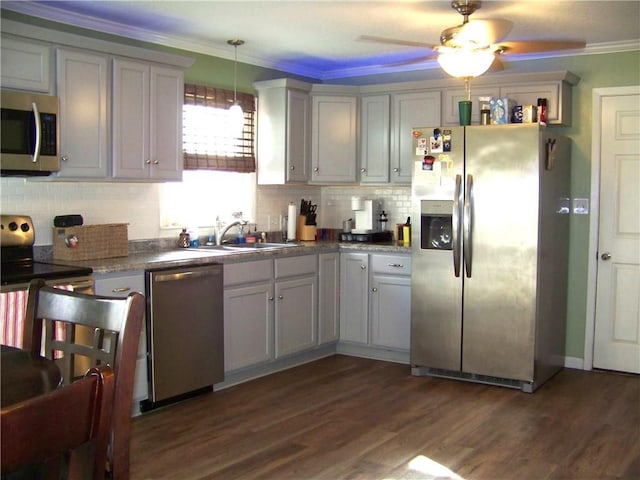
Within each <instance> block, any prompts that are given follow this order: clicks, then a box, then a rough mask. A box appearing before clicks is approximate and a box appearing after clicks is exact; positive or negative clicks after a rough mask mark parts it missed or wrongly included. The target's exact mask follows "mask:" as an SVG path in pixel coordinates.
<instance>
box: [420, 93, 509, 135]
mask: <svg viewBox="0 0 640 480" xmlns="http://www.w3.org/2000/svg"><path fill="white" fill-rule="evenodd" d="M498 96H500V88H498V87H487V86H479V87H477V88H474V86H473V83H472V84H471V102H472V104H471V123H472V124H473V125H479V124H480V109H481V107H482V103H489V102H488V101H486V102H481V101H480V100H479V98H480V97H489V98H490V97H498ZM461 100H466V97H465V93H464V88H450V89H447V90H443V91H442V123H443V124H444V125H460V115H459V112H458V102H460V101H461ZM416 126H418V127H429V126H431V125H416Z"/></svg>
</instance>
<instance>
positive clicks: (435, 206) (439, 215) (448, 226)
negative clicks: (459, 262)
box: [420, 200, 453, 250]
mask: <svg viewBox="0 0 640 480" xmlns="http://www.w3.org/2000/svg"><path fill="white" fill-rule="evenodd" d="M452 212H453V201H452V200H421V201H420V248H421V249H426V250H453V237H452V235H453V231H452V221H451V220H452V219H451V217H452Z"/></svg>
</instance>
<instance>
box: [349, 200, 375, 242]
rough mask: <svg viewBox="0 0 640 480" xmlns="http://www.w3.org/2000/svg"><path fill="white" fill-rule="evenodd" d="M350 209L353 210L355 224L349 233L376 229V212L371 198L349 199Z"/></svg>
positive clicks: (369, 231)
mask: <svg viewBox="0 0 640 480" xmlns="http://www.w3.org/2000/svg"><path fill="white" fill-rule="evenodd" d="M351 210H353V212H354V216H355V221H356V226H355V228H354V229H353V230H351V233H371V232H373V231H374V230H376V228H375V225H376V212H375V211H374V207H373V200H363V199H361V198H357V197H354V198H352V199H351Z"/></svg>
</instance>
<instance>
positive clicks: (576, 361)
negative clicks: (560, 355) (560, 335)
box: [564, 357, 591, 370]
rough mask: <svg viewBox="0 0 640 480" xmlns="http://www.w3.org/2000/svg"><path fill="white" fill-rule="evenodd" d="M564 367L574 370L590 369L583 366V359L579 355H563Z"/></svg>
mask: <svg viewBox="0 0 640 480" xmlns="http://www.w3.org/2000/svg"><path fill="white" fill-rule="evenodd" d="M564 367H565V368H573V369H576V370H591V369H590V368H585V365H584V359H582V358H579V357H564Z"/></svg>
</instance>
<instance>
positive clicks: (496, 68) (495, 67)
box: [487, 55, 504, 73]
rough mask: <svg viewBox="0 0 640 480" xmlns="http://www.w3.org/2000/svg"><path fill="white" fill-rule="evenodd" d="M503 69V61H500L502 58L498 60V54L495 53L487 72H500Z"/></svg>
mask: <svg viewBox="0 0 640 480" xmlns="http://www.w3.org/2000/svg"><path fill="white" fill-rule="evenodd" d="M503 70H504V63H502V60H500V58H499V57H498V55H496V58H495V59H494V60H493V63H492V64H491V66H490V67H489V70H487V72H492V73H493V72H501V71H503Z"/></svg>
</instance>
